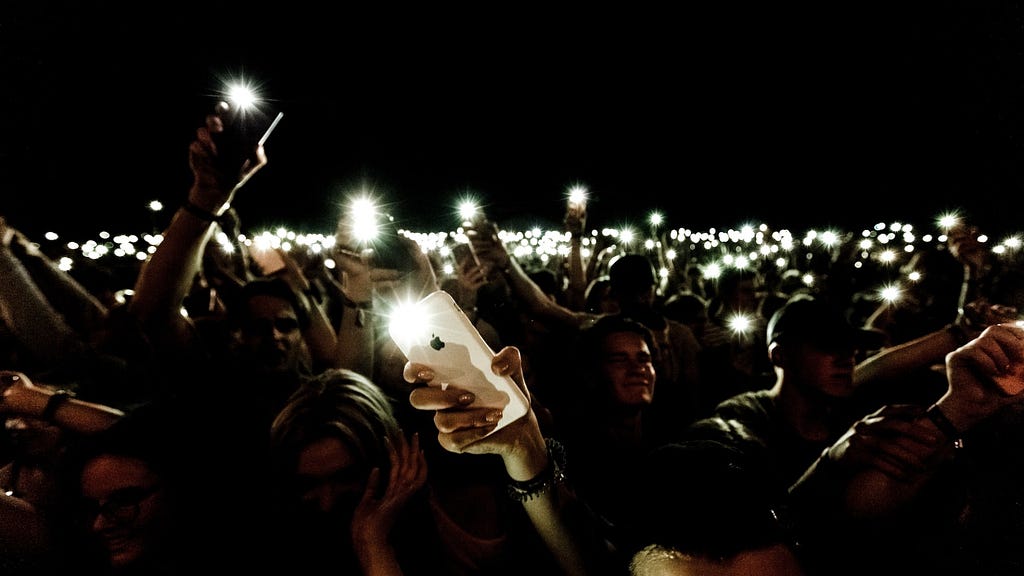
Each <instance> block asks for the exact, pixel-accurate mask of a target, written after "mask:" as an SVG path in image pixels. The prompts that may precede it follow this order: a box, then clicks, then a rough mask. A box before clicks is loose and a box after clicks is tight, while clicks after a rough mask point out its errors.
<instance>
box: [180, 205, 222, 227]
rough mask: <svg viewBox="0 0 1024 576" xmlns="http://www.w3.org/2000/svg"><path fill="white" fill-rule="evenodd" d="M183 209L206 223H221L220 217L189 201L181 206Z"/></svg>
mask: <svg viewBox="0 0 1024 576" xmlns="http://www.w3.org/2000/svg"><path fill="white" fill-rule="evenodd" d="M181 207H182V208H184V209H185V212H188V213H189V214H191V215H193V216H195V217H196V218H199V219H200V220H203V221H206V222H220V216H217V215H216V214H214V213H213V212H209V211H207V210H203V209H202V208H200V207H199V206H196V205H195V204H193V203H192V202H191V201H189V200H186V201H185V203H184V204H182V205H181Z"/></svg>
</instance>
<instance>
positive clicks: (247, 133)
mask: <svg viewBox="0 0 1024 576" xmlns="http://www.w3.org/2000/svg"><path fill="white" fill-rule="evenodd" d="M218 110H223V112H221V119H222V121H223V123H224V131H223V132H221V133H219V134H216V135H215V136H214V142H216V144H217V157H218V161H219V162H223V165H224V167H225V168H229V169H230V170H231V171H241V169H242V166H243V165H244V164H245V162H246V161H247V160H251V161H255V160H256V149H257V148H258V147H260V146H263V145H264V144H266V143H267V139H268V138H270V135H271V134H272V133H273V132H274V129H275V128H277V125H278V123H280V122H281V118H283V117H284V112H278V113H277V116H275V117H274V119H273V120H272V121H271V122H270V124H269V125H267V124H265V118H263V117H258V116H259V115H258V114H256V113H255V112H251V111H245V110H241V109H236V108H232V105H230V104H227V103H226V102H222V103H220V104H218ZM263 126H266V128H263Z"/></svg>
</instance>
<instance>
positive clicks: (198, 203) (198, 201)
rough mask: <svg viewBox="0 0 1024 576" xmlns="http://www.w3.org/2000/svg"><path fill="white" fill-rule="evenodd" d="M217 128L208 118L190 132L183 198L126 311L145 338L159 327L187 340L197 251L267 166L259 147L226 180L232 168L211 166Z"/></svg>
mask: <svg viewBox="0 0 1024 576" xmlns="http://www.w3.org/2000/svg"><path fill="white" fill-rule="evenodd" d="M218 110H219V111H223V110H225V109H224V108H219V109H218ZM223 129H224V124H223V121H222V119H221V116H220V114H218V113H214V114H210V115H209V116H207V117H206V124H205V125H204V126H202V127H200V128H198V129H197V130H196V139H195V140H194V141H193V142H192V144H191V145H190V147H189V164H190V166H191V168H192V175H193V183H192V187H191V188H190V189H189V193H188V199H187V200H186V201H185V203H184V204H183V205H182V206H181V207H180V208H179V209H178V211H177V212H175V213H174V216H173V218H172V219H171V223H170V224H169V225H168V227H167V229H166V230H165V231H164V235H163V241H162V242H161V244H160V246H159V247H158V248H157V250H156V251H155V252H154V253H153V255H152V256H151V257H150V258H149V260H148V261H147V262H146V263H145V265H144V266H143V267H142V269H141V270H140V272H139V277H138V279H137V281H136V284H135V294H134V296H133V297H132V299H131V302H130V303H129V312H130V313H131V314H132V315H133V316H134V317H135V318H136V319H137V320H138V321H139V322H140V323H141V324H142V325H143V326H144V327H145V328H146V330H147V332H148V333H149V334H150V336H151V337H152V336H155V335H159V334H160V332H161V331H162V330H164V329H165V328H170V329H171V330H172V331H173V334H174V335H175V336H176V337H178V338H185V337H187V336H186V332H187V331H188V321H187V320H186V319H185V318H184V317H182V315H181V313H180V311H181V306H182V304H183V303H184V300H185V296H186V295H187V294H188V291H189V288H190V287H191V285H192V282H193V281H194V280H195V278H196V276H197V275H198V274H199V272H200V269H201V265H202V257H203V250H204V249H205V248H206V244H207V242H208V241H209V240H210V238H211V236H212V234H213V232H214V230H215V227H214V225H213V224H214V223H215V222H216V221H217V220H218V218H220V217H221V215H223V214H224V212H225V211H227V210H228V208H229V206H230V204H231V201H232V200H233V199H234V196H235V193H236V192H237V191H238V189H239V188H241V186H242V185H243V184H245V182H247V181H248V179H249V178H251V177H252V175H253V174H255V173H256V172H257V171H258V170H259V169H260V168H262V167H263V166H264V165H266V163H267V157H266V155H265V153H264V151H263V148H262V147H259V148H258V149H257V150H256V151H255V156H254V158H255V159H249V160H246V161H245V164H244V165H243V166H242V169H241V172H240V173H239V175H238V176H231V175H230V174H234V173H235V171H234V169H233V168H228V167H224V166H221V165H220V163H218V161H217V146H216V143H215V141H214V135H215V134H218V133H220V132H222V131H223Z"/></svg>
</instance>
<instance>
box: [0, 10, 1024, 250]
mask: <svg viewBox="0 0 1024 576" xmlns="http://www.w3.org/2000/svg"><path fill="white" fill-rule="evenodd" d="M690 4H696V5H695V6H691V5H690ZM705 4H706V3H681V4H673V5H671V6H668V5H666V6H664V7H661V8H653V7H644V6H637V7H631V6H632V5H629V6H630V7H626V6H627V5H616V6H615V7H613V8H611V9H606V10H600V11H598V10H596V9H594V8H593V7H592V6H587V7H585V8H580V9H579V11H575V12H572V13H569V12H565V13H559V12H556V11H555V10H554V8H552V7H548V8H543V9H540V8H538V9H535V10H533V9H530V10H528V9H526V8H523V7H520V6H505V7H502V8H498V7H493V6H492V7H490V8H488V10H486V11H484V10H481V9H479V8H474V7H469V8H466V7H462V8H459V9H456V8H454V7H451V6H449V7H436V6H431V7H429V8H423V7H417V8H408V7H403V8H398V7H394V8H389V9H384V8H382V9H380V10H371V9H369V8H352V7H350V6H347V5H338V4H333V5H328V4H324V3H316V4H308V5H307V4H306V3H300V2H289V3H275V4H272V5H264V4H262V3H252V4H240V3H216V2H205V3H200V2H176V3H173V4H170V5H167V6H166V7H165V6H164V5H163V4H161V3H159V2H157V3H136V4H131V5H128V4H121V5H119V6H114V5H113V4H103V3H99V4H96V5H93V6H89V7H84V6H77V5H73V4H72V3H67V5H66V6H65V5H64V4H63V3H60V2H54V1H44V2H33V3H24V5H22V4H20V3H18V2H6V3H4V6H3V7H2V8H0V17H2V20H0V35H2V36H0V38H2V40H0V42H2V44H0V49H2V58H3V59H2V65H3V67H4V70H3V75H2V78H3V94H4V96H3V97H4V100H5V105H4V107H3V115H4V116H3V128H2V130H3V132H2V134H3V136H2V139H0V142H2V148H0V170H2V172H0V177H2V179H3V182H4V189H3V192H2V198H3V200H2V202H0V214H2V215H4V216H5V217H6V218H7V219H8V220H9V221H11V223H12V224H13V225H15V226H16V227H18V228H21V229H23V230H26V231H28V232H30V233H40V232H41V231H43V230H49V229H54V230H57V231H58V232H63V233H64V234H65V235H73V234H91V233H94V232H96V231H98V230H104V229H106V230H110V231H112V232H122V231H124V232H128V231H136V230H139V229H145V228H148V227H149V226H150V225H152V226H155V227H161V228H162V227H163V225H164V224H165V223H166V219H167V218H169V214H170V210H168V211H165V212H164V213H162V214H157V215H153V214H151V213H150V212H149V211H148V209H147V208H146V206H147V204H148V203H149V201H150V200H154V199H159V200H161V201H163V202H164V203H166V204H167V205H169V206H171V207H173V206H175V205H177V204H178V203H180V202H181V201H182V200H183V199H184V198H185V196H186V193H187V189H188V185H189V182H190V172H189V170H188V164H187V148H188V144H189V142H190V141H191V139H192V137H193V134H194V129H195V127H196V126H198V125H199V124H200V123H201V121H202V117H203V115H204V114H205V113H206V111H208V110H209V109H210V107H211V106H212V104H213V102H214V99H215V96H216V93H217V91H218V90H219V89H220V87H221V86H222V84H223V81H224V79H226V78H231V77H240V76H241V77H244V78H247V79H249V80H250V81H253V82H256V83H259V84H260V85H261V91H262V93H263V94H264V95H265V96H266V97H267V98H268V99H269V100H268V102H267V106H268V107H269V109H270V113H274V112H276V111H283V112H284V113H285V117H284V119H283V121H282V122H281V124H280V126H279V127H278V130H277V131H276V132H275V134H274V135H273V137H272V138H271V140H270V142H269V143H268V145H267V148H266V149H267V153H268V156H269V157H270V164H269V165H268V166H267V167H266V168H265V169H264V170H263V171H262V172H261V173H260V174H258V175H257V176H256V178H254V180H253V181H252V182H250V183H249V185H248V186H247V187H246V188H245V189H243V190H242V191H241V193H240V195H239V197H238V199H237V201H236V202H235V205H236V207H238V209H239V211H240V214H241V216H242V218H243V223H244V225H245V226H244V227H246V228H250V227H262V226H268V225H273V224H286V225H289V226H293V227H296V228H299V229H301V230H303V231H324V232H330V231H331V230H332V229H333V224H334V220H335V219H336V217H337V215H338V213H339V204H340V202H341V201H342V199H343V198H344V196H345V194H347V193H349V192H351V191H355V190H359V189H360V188H362V187H366V188H367V189H370V190H372V191H373V192H374V193H375V194H376V195H377V196H378V197H379V198H381V199H382V200H383V201H384V202H387V203H388V205H389V210H390V211H391V212H392V213H393V214H394V215H395V216H396V217H397V218H398V220H399V222H400V224H401V225H403V226H407V227H409V228H412V229H416V230H442V229H450V227H451V226H453V225H454V224H455V216H454V215H453V210H454V206H455V202H456V201H457V199H458V198H460V197H461V196H462V195H464V194H467V193H473V194H475V195H476V196H477V197H479V198H480V199H481V200H482V201H483V202H484V203H485V204H486V205H487V210H488V212H489V213H490V215H491V216H492V217H493V218H494V219H496V220H499V221H500V222H502V223H503V224H506V225H509V226H512V225H520V226H526V225H531V224H534V223H538V224H542V225H549V226H557V225H558V223H559V222H560V219H561V216H562V214H563V210H564V205H565V204H564V194H565V191H566V189H567V188H568V187H569V186H570V185H572V184H575V183H580V184H583V185H586V186H587V187H588V188H589V189H590V191H591V195H592V201H591V204H590V225H591V226H618V225H620V224H623V223H628V222H635V223H640V222H642V219H643V218H644V217H645V216H646V215H647V213H648V212H649V211H650V210H652V209H658V210H661V211H662V212H663V213H665V215H666V217H667V220H668V224H669V225H671V226H685V227H689V228H694V229H704V228H707V227H711V226H715V227H725V226H732V225H736V224H741V223H745V222H749V221H764V222H768V223H771V224H773V225H776V226H788V227H795V228H800V227H804V226H815V227H817V226H840V227H847V228H854V227H864V226H870V225H871V224H873V223H875V222H879V221H886V222H890V221H893V220H897V219H898V220H904V221H912V222H916V223H918V225H921V226H924V225H928V224H930V223H931V222H932V221H933V220H934V218H935V217H936V216H937V215H938V214H939V213H941V212H943V211H946V210H950V209H961V210H964V211H966V212H967V213H968V214H969V215H970V216H971V217H972V218H974V219H975V220H977V221H978V222H979V223H981V224H982V225H984V226H987V227H988V228H989V229H990V230H991V231H1001V230H1006V231H1017V230H1019V229H1020V228H1022V227H1021V226H1019V225H1018V220H1019V219H1020V218H1021V208H1022V207H1024V200H1022V195H1021V193H1020V192H1021V174H1020V168H1019V167H1020V163H1021V138H1022V136H1024V132H1022V130H1021V128H1022V125H1021V110H1022V104H1024V99H1022V96H1024V90H1022V82H1021V80H1022V74H1024V56H1022V54H1024V20H1022V17H1021V16H1022V10H1021V7H1020V6H1019V5H1018V3H1015V2H992V3H989V2H941V1H939V2H921V3H917V2H910V3H901V2H892V3H877V4H872V3H867V4H864V3H858V4H845V3H840V4H838V5H832V4H831V3H813V4H812V3H810V2H806V3H798V4H789V5H787V6H782V7H780V6H774V5H773V6H766V5H759V6H742V5H737V4H734V3H727V4H725V5H724V6H721V7H713V6H712V5H710V4H708V5H705ZM764 4H768V3H764ZM819 4H829V5H828V6H822V5H819ZM312 6H316V8H313V7H312ZM559 10H564V7H563V8H560V9H559Z"/></svg>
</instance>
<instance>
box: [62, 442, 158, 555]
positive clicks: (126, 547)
mask: <svg viewBox="0 0 1024 576" xmlns="http://www.w3.org/2000/svg"><path fill="white" fill-rule="evenodd" d="M80 488H81V497H82V500H81V504H82V515H83V516H82V519H83V521H84V522H85V523H86V526H87V527H88V529H89V530H90V532H92V533H93V534H95V535H96V536H97V537H98V538H99V541H100V542H101V544H102V545H103V546H104V548H105V549H106V552H107V556H108V558H109V561H110V564H111V566H114V567H122V566H127V565H130V564H135V563H138V562H140V561H142V560H143V559H144V558H146V557H147V556H150V555H152V554H153V552H154V551H155V550H157V549H158V548H159V547H160V546H161V544H162V538H163V537H164V534H165V529H166V528H167V522H166V519H167V515H166V510H165V506H164V498H163V490H162V489H161V486H160V477H159V476H158V475H157V474H156V473H155V472H154V471H153V470H152V469H150V468H149V466H147V465H146V463H145V462H143V461H142V460H139V459H137V458H132V457H128V456H117V455H111V454H102V455H99V456H97V457H95V458H93V459H92V460H90V461H89V462H88V463H87V464H86V465H85V467H84V468H83V469H82V475H81V478H80Z"/></svg>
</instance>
